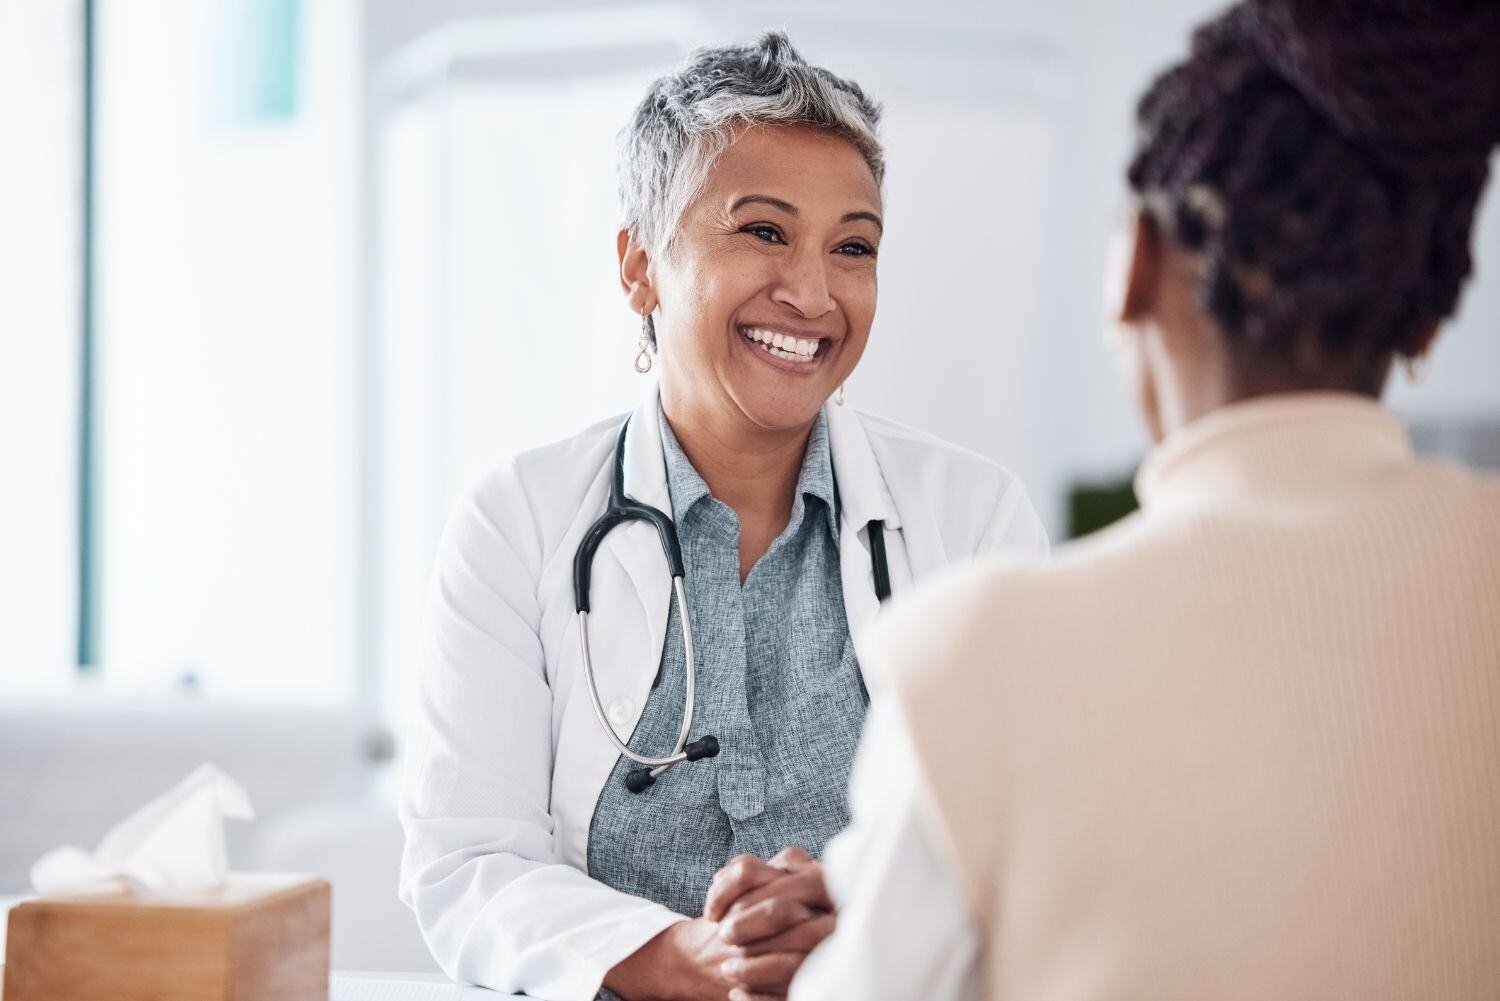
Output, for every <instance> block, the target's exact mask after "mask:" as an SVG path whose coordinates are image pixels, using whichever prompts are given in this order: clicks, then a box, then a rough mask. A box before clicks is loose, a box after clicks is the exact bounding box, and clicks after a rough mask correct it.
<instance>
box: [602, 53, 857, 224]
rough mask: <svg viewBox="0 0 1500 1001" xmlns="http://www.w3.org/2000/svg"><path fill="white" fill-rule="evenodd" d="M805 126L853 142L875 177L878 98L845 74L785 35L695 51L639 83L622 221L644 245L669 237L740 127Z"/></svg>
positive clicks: (626, 152)
mask: <svg viewBox="0 0 1500 1001" xmlns="http://www.w3.org/2000/svg"><path fill="white" fill-rule="evenodd" d="M754 125H806V126H810V127H812V128H818V129H824V130H827V131H828V132H830V133H833V134H834V135H838V136H842V137H843V138H845V139H848V140H849V141H850V142H852V143H853V144H854V145H855V147H856V148H858V150H859V152H860V155H862V156H863V157H864V160H865V163H866V164H867V165H868V166H869V168H870V173H871V174H873V175H874V176H875V184H876V185H877V186H879V185H880V183H881V181H882V180H883V179H884V177H885V152H884V150H883V149H882V148H881V145H880V140H879V139H878V138H877V137H876V130H877V129H878V127H879V125H880V105H879V104H877V103H876V102H875V101H873V100H871V99H870V98H869V97H867V96H866V95H865V92H864V91H863V90H861V89H860V88H859V85H858V84H856V83H854V82H853V81H852V80H845V79H844V78H842V77H839V76H835V75H834V74H832V73H830V72H829V71H828V70H825V69H823V68H822V67H819V66H812V65H809V64H808V63H807V61H806V60H804V59H803V58H802V57H801V56H800V55H798V54H797V50H796V49H794V48H792V43H791V42H790V41H788V40H787V37H786V35H785V34H783V33H782V32H779V31H768V32H766V33H765V34H764V35H762V36H761V37H760V39H759V40H758V41H757V42H756V43H755V44H754V45H727V46H721V47H713V48H702V49H697V50H695V51H694V52H693V53H691V54H690V55H689V56H688V57H687V58H686V59H685V60H683V62H682V65H680V66H678V67H677V69H676V70H674V71H673V72H671V73H669V74H667V75H666V76H663V77H660V78H659V79H657V80H656V81H655V82H653V83H652V84H651V86H650V88H649V89H648V90H647V91H646V96H645V98H644V99H643V100H642V101H641V103H640V105H639V106H638V107H637V108H636V109H635V115H634V116H633V117H632V118H631V120H630V124H629V125H627V126H626V127H625V130H624V131H623V132H621V133H620V203H621V207H622V208H623V210H624V226H625V228H626V229H628V230H629V231H630V232H631V234H632V235H633V236H634V237H635V238H636V239H637V240H638V241H639V242H641V243H642V244H644V245H645V246H646V247H647V248H649V249H650V250H652V251H657V252H659V251H661V250H663V249H665V248H666V247H667V246H669V245H670V244H671V234H672V232H673V231H674V230H675V229H676V227H677V223H678V221H679V220H680V219H681V217H682V213H683V210H684V209H685V208H686V207H687V205H688V203H689V202H690V201H692V199H693V198H694V197H695V196H696V195H697V194H698V192H699V191H700V190H702V187H703V183H704V181H705V180H706V179H707V177H708V173H709V170H710V169H711V168H712V167H713V163H714V160H715V159H717V158H718V156H719V154H720V153H722V152H723V151H724V149H725V148H726V147H727V146H728V145H729V144H730V143H731V142H732V141H733V140H734V138H735V136H736V135H738V134H739V132H740V131H742V130H743V129H744V128H747V127H750V126H754Z"/></svg>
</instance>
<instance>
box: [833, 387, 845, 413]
mask: <svg viewBox="0 0 1500 1001" xmlns="http://www.w3.org/2000/svg"><path fill="white" fill-rule="evenodd" d="M833 402H834V403H836V404H837V405H838V406H841V407H842V406H843V405H844V384H843V383H842V382H841V383H839V388H838V389H836V390H834V393H833Z"/></svg>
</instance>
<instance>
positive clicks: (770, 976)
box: [719, 952, 807, 996]
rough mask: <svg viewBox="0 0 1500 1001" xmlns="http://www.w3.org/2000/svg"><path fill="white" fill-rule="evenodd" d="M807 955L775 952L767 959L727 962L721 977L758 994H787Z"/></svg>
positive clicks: (760, 957) (741, 958)
mask: <svg viewBox="0 0 1500 1001" xmlns="http://www.w3.org/2000/svg"><path fill="white" fill-rule="evenodd" d="M806 958H807V953H805V952H773V953H770V954H768V955H765V956H743V957H736V958H734V959H726V960H725V961H724V963H723V965H722V966H720V967H719V972H720V974H721V975H722V976H723V977H724V979H725V980H728V981H729V982H730V983H731V984H732V985H733V986H734V987H735V988H738V989H740V990H741V991H744V992H746V993H748V994H751V995H752V996H753V995H754V994H757V993H759V994H771V995H778V994H785V993H786V989H787V987H788V986H790V984H791V982H792V977H793V975H795V974H796V972H797V968H798V967H799V966H801V965H802V961H803V960H804V959H806Z"/></svg>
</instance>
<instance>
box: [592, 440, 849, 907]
mask: <svg viewBox="0 0 1500 1001" xmlns="http://www.w3.org/2000/svg"><path fill="white" fill-rule="evenodd" d="M661 428H662V446H663V448H664V450H665V453H666V462H667V487H668V493H669V494H670V496H671V500H672V512H673V518H674V520H675V521H676V522H677V533H678V536H679V538H680V541H681V544H682V555H683V561H684V566H685V569H686V574H687V576H686V579H685V580H686V585H687V603H688V610H689V614H690V615H691V616H692V620H693V638H694V643H695V653H696V654H697V658H698V665H697V667H698V680H697V691H696V693H695V702H694V705H693V730H692V736H693V737H698V736H701V735H702V734H705V733H712V734H714V735H716V736H717V737H718V738H719V744H720V747H721V750H720V752H719V755H718V757H716V758H710V759H706V760H703V761H698V762H694V763H691V764H686V765H682V766H679V767H677V768H674V769H672V770H671V771H669V772H667V773H666V774H665V775H663V776H661V778H660V779H658V780H657V782H656V784H655V785H653V786H651V787H649V788H647V789H646V790H645V791H644V792H642V793H639V794H636V793H632V792H630V791H629V790H627V789H626V788H625V784H624V779H625V775H626V773H627V772H629V771H630V770H631V768H633V767H635V765H634V764H633V762H631V761H630V760H629V759H627V758H624V757H623V756H622V757H621V758H620V759H619V761H617V762H616V764H615V768H614V771H613V772H612V773H611V775H610V777H609V781H608V782H606V783H605V785H604V789H603V791H602V792H601V793H600V794H599V800H598V803H597V804H596V805H595V807H594V816H593V822H592V824H591V826H590V828H589V845H588V869H589V875H591V876H593V877H594V878H595V879H598V880H600V881H602V882H604V883H607V884H608V885H610V886H612V887H614V888H616V889H618V890H622V891H624V892H626V893H630V894H633V895H636V896H641V897H646V898H648V899H650V900H654V901H656V902H658V903H660V904H663V905H665V906H667V907H669V908H671V909H672V910H675V911H677V912H679V913H681V914H685V915H688V916H691V917H696V916H698V915H700V914H701V913H702V911H703V898H704V895H705V894H706V893H707V892H708V886H709V882H710V881H711V880H712V879H713V875H714V873H715V872H717V871H718V870H719V869H720V868H721V867H722V866H723V865H724V864H725V863H726V862H728V861H729V860H730V859H731V858H733V857H734V856H735V855H738V854H740V853H741V852H750V853H752V854H755V855H758V856H760V857H762V858H768V857H770V856H771V855H774V854H775V853H776V852H778V851H780V850H781V849H783V848H785V847H787V846H788V845H799V846H801V847H802V848H805V849H807V850H808V851H809V852H811V853H812V854H813V855H814V856H817V855H820V854H821V853H822V850H823V847H824V845H826V844H827V843H828V841H829V839H830V838H832V837H833V835H835V834H837V833H838V832H839V831H840V830H841V829H842V828H843V827H844V826H845V825H846V824H847V823H848V821H849V805H848V784H849V769H850V765H851V763H852V762H853V758H854V751H855V746H856V744H857V742H858V739H859V732H860V727H861V726H862V724H863V722H864V717H865V706H866V704H867V703H868V701H869V697H868V695H867V694H866V692H865V687H864V682H863V679H862V678H861V676H860V672H859V666H858V664H857V663H856V661H855V658H854V646H853V643H852V642H851V641H850V639H849V624H848V621H847V619H846V618H845V615H844V598H843V590H842V584H841V579H840V575H839V546H838V518H837V514H836V510H835V505H836V500H835V491H834V479H833V462H832V456H831V454H830V451H829V445H828V428H827V426H826V422H825V419H824V417H823V415H822V414H819V415H818V419H817V421H816V423H815V424H814V425H813V430H812V434H811V435H810V437H809V439H808V443H807V452H806V455H805V457H804V458H803V461H802V472H801V475H800V476H799V478H798V481H797V493H796V496H795V498H794V499H793V502H792V516H791V520H790V521H789V522H788V523H787V526H786V529H785V530H784V531H783V532H782V533H781V534H780V535H779V536H778V537H777V538H776V540H775V542H773V543H772V544H771V548H770V549H769V550H767V551H766V553H765V555H764V556H762V557H761V558H760V560H759V561H758V562H757V563H756V564H755V566H754V567H753V568H752V569H751V571H750V575H749V576H748V577H747V578H746V579H745V581H744V584H743V586H742V585H741V583H740V577H739V538H740V526H739V519H738V518H737V517H736V516H735V513H734V511H732V510H731V509H730V508H729V507H728V506H726V505H725V504H723V503H721V502H720V501H718V500H716V499H715V498H714V497H713V495H712V494H710V493H709V490H708V485H707V484H706V483H704V482H703V478H702V477H701V476H699V475H698V472H697V470H695V469H694V468H693V466H692V463H690V462H689V461H688V458H687V456H686V455H685V454H684V453H683V451H682V447H681V445H679V444H678V442H677V439H676V436H674V435H673V433H672V430H671V428H670V427H669V426H668V424H667V420H666V417H665V416H663V417H662V419H661ZM683 666H684V656H683V644H682V628H681V624H680V622H679V617H678V611H677V607H676V603H675V602H674V603H673V605H672V608H671V612H670V615H669V619H668V622H667V636H666V643H665V645H664V648H663V651H662V659H661V666H660V672H659V673H658V675H657V678H656V681H655V683H654V685H653V687H652V689H651V694H650V696H649V697H648V698H647V700H646V705H645V707H644V709H643V710H642V712H641V718H640V721H639V722H638V723H637V724H636V728H635V732H634V734H633V735H632V737H631V741H630V743H631V747H632V748H633V749H634V750H635V751H637V752H638V753H643V754H649V755H662V754H667V753H670V752H671V750H672V746H673V743H674V741H675V739H676V736H677V728H678V726H679V725H680V723H681V719H680V715H679V714H680V713H681V710H682V696H683Z"/></svg>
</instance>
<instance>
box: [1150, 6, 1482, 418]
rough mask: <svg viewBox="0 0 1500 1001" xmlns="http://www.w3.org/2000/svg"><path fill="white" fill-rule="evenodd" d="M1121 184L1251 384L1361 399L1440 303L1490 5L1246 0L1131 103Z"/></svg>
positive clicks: (1467, 169)
mask: <svg viewBox="0 0 1500 1001" xmlns="http://www.w3.org/2000/svg"><path fill="white" fill-rule="evenodd" d="M1137 124H1138V128H1139V140H1138V145H1137V147H1136V152H1135V156H1134V158H1133V160H1132V162H1131V164H1130V168H1129V175H1128V176H1129V181H1130V185H1131V187H1132V188H1133V189H1134V191H1135V192H1136V194H1137V195H1138V196H1139V197H1140V198H1141V200H1142V204H1143V206H1144V209H1145V211H1146V213H1147V217H1148V219H1149V220H1150V221H1151V222H1152V223H1154V225H1155V227H1156V228H1157V230H1158V231H1159V233H1160V234H1161V235H1162V236H1163V237H1165V241H1166V243H1167V244H1168V245H1169V246H1171V247H1172V248H1173V249H1174V250H1176V251H1180V252H1183V253H1185V254H1187V255H1189V257H1190V258H1191V259H1192V260H1193V262H1194V267H1193V268H1192V273H1193V275H1194V281H1195V283H1196V288H1195V289H1194V293H1195V297H1196V301H1197V303H1198V305H1199V306H1200V307H1201V309H1202V311H1203V312H1204V314H1205V315H1206V316H1207V317H1208V318H1209V319H1211V320H1212V322H1213V324H1214V326H1215V327H1216V328H1217V329H1218V331H1219V332H1220V334H1221V335H1222V337H1223V338H1224V341H1225V344H1226V351H1227V355H1228V357H1229V359H1230V364H1231V366H1232V367H1234V368H1235V369H1237V370H1238V374H1239V376H1240V377H1242V378H1244V379H1245V380H1247V381H1248V382H1250V383H1262V384H1263V383H1266V382H1268V381H1270V382H1274V381H1275V380H1276V379H1277V378H1278V377H1281V376H1285V378H1286V379H1288V380H1291V381H1294V382H1297V383H1299V384H1303V385H1317V384H1320V383H1323V384H1329V383H1333V384H1339V385H1336V387H1330V388H1347V389H1353V390H1358V391H1362V392H1366V393H1372V394H1378V393H1379V391H1380V388H1381V384H1382V383H1383V381H1384V378H1385V375H1386V373H1387V371H1388V370H1389V367H1390V364H1391V362H1392V360H1393V359H1395V358H1398V357H1403V356H1404V357H1412V356H1416V355H1420V354H1421V353H1423V351H1424V350H1425V348H1426V345H1427V340H1428V336H1429V335H1430V333H1431V332H1432V331H1433V330H1434V329H1435V328H1436V326H1437V325H1438V324H1439V323H1440V322H1441V321H1442V320H1443V319H1444V318H1446V317H1447V316H1449V315H1451V314H1452V313H1453V312H1454V310H1455V309H1456V307H1457V305H1458V301H1459V294H1460V291H1461V288H1462V286H1463V284H1464V281H1465V279H1466V278H1467V276H1468V275H1469V272H1470V270H1471V260H1470V253H1469V242H1470V233H1471V230H1472V228H1473V221H1474V215H1475V209H1476V206H1477V204H1478V202H1479V198H1480V194H1481V192H1482V190H1483V188H1484V184H1485V181H1486V178H1487V176H1488V172H1489V157H1490V152H1491V150H1492V148H1493V147H1494V145H1495V144H1496V142H1497V141H1500V2H1497V0H1322V2H1312V0H1246V2H1244V3H1241V4H1238V5H1237V6H1235V7H1233V8H1231V9H1230V10H1229V11H1227V12H1226V13H1225V14H1223V15H1222V16H1220V17H1219V18H1217V19H1216V20H1214V21H1212V22H1210V23H1208V24H1206V25H1204V26H1203V27H1202V28H1200V29H1199V30H1198V31H1197V32H1196V34H1195V35H1194V37H1193V41H1192V47H1191V52H1190V54H1189V56H1188V58H1187V60H1186V61H1184V62H1183V63H1181V64H1179V65H1177V66H1175V67H1173V68H1171V69H1170V70H1168V71H1167V72H1166V73H1164V74H1162V76H1160V77H1159V78H1158V79H1157V80H1156V82H1155V83H1154V84H1153V85H1152V86H1151V88H1150V90H1149V91H1147V93H1146V94H1145V96H1144V97H1143V98H1142V99H1141V101H1140V104H1139V107H1138V111H1137Z"/></svg>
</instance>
